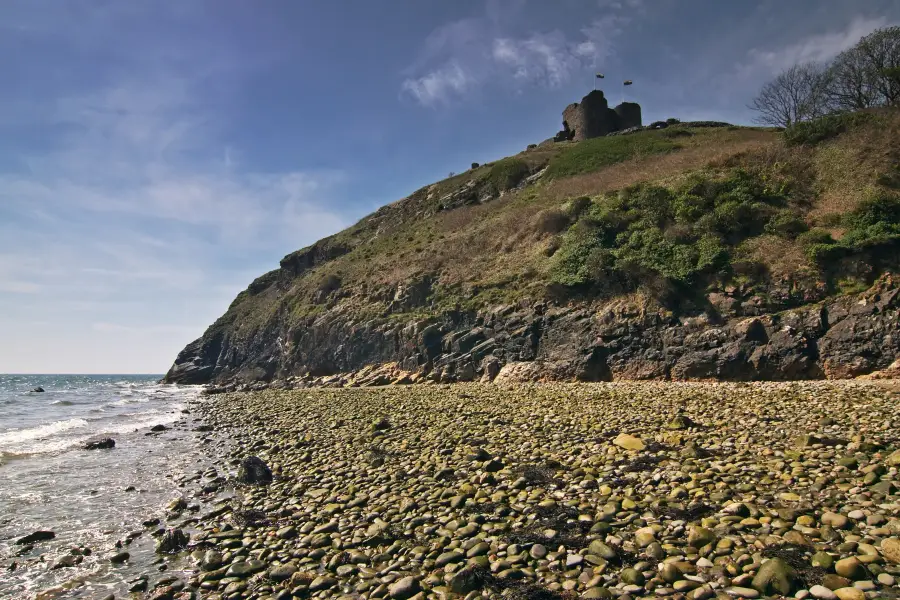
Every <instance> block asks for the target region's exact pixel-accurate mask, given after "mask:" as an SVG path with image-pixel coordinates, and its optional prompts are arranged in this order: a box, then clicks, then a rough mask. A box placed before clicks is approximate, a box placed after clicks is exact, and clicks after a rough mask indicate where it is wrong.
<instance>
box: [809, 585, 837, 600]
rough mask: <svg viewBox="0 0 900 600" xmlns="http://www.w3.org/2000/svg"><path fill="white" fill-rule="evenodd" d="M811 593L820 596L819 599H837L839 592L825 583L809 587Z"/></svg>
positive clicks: (814, 596) (815, 596) (816, 596)
mask: <svg viewBox="0 0 900 600" xmlns="http://www.w3.org/2000/svg"><path fill="white" fill-rule="evenodd" d="M809 593H810V594H812V596H813V598H818V599H819V600H836V598H837V594H835V593H834V592H833V591H831V590H829V589H828V588H827V587H825V586H824V585H814V586H812V587H811V588H809Z"/></svg>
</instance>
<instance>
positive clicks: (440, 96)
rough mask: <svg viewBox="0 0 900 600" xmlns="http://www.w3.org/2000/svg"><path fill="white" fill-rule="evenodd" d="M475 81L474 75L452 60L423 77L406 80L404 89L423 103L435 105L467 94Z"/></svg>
mask: <svg viewBox="0 0 900 600" xmlns="http://www.w3.org/2000/svg"><path fill="white" fill-rule="evenodd" d="M473 83H474V79H473V77H472V76H471V75H469V74H468V73H466V72H465V71H464V70H463V68H462V67H461V66H460V65H459V63H458V62H456V61H451V62H449V63H447V64H446V65H444V66H443V67H440V68H439V69H436V70H434V71H431V72H429V73H426V74H425V75H423V76H422V77H418V78H413V79H407V80H405V81H404V82H403V91H405V92H408V93H409V94H411V95H412V96H413V97H414V98H415V99H416V100H418V101H419V102H420V103H421V104H424V105H426V106H433V105H435V104H440V103H442V102H447V101H448V100H449V99H450V98H452V97H454V96H461V95H463V94H465V92H466V91H467V89H468V88H469V86H471V85H472V84H473Z"/></svg>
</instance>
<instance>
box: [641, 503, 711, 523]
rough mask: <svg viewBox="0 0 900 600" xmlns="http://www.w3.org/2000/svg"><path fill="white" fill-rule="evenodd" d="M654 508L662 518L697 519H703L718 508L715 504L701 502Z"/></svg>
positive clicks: (677, 519)
mask: <svg viewBox="0 0 900 600" xmlns="http://www.w3.org/2000/svg"><path fill="white" fill-rule="evenodd" d="M652 510H653V513H654V514H655V515H656V516H657V518H659V519H660V520H669V521H696V520H697V519H702V518H703V517H705V516H707V515H711V514H713V513H714V512H716V510H717V509H716V507H714V506H711V505H709V504H704V503H702V502H701V503H698V504H692V505H691V506H688V507H687V508H681V507H679V506H659V507H656V508H653V509H652Z"/></svg>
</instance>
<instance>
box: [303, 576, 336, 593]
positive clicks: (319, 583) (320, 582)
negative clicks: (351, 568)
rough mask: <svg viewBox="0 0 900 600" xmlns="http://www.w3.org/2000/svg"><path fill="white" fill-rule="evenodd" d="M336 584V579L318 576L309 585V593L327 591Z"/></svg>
mask: <svg viewBox="0 0 900 600" xmlns="http://www.w3.org/2000/svg"><path fill="white" fill-rule="evenodd" d="M337 583H338V581H337V579H335V578H334V577H331V576H330V575H319V576H318V577H316V578H315V579H313V580H312V582H311V583H310V584H309V590H310V591H311V592H318V591H321V590H327V589H330V588H333V587H334V586H336V585H337Z"/></svg>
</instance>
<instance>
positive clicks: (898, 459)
mask: <svg viewBox="0 0 900 600" xmlns="http://www.w3.org/2000/svg"><path fill="white" fill-rule="evenodd" d="M884 464H886V465H887V466H889V467H900V450H894V451H893V452H891V453H890V455H888V457H887V458H886V459H884Z"/></svg>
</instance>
